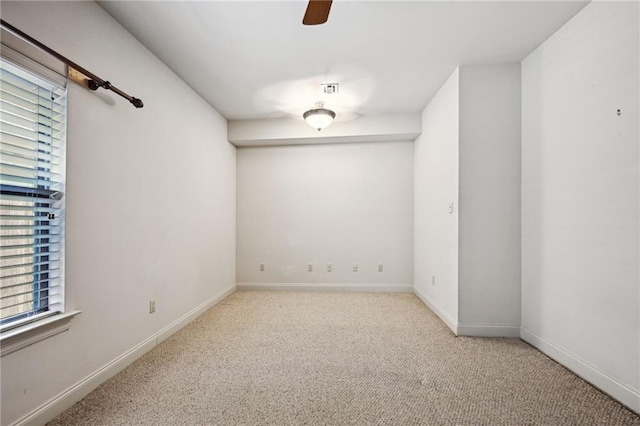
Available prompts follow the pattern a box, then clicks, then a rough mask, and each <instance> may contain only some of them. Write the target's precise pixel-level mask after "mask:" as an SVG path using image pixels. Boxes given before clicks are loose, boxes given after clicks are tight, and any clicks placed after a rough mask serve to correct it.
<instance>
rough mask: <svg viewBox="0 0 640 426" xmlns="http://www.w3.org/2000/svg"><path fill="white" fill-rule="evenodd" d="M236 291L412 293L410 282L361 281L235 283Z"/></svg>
mask: <svg viewBox="0 0 640 426" xmlns="http://www.w3.org/2000/svg"><path fill="white" fill-rule="evenodd" d="M236 288H237V290H238V291H251V290H275V291H278V290H287V291H291V290H293V291H357V292H377V293H413V285H412V284H387V283H384V284H363V283H286V284H285V283H251V282H246V283H237V285H236Z"/></svg>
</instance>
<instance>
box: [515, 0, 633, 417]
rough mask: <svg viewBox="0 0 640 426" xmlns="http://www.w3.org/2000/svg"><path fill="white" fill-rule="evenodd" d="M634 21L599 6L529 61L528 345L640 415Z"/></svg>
mask: <svg viewBox="0 0 640 426" xmlns="http://www.w3.org/2000/svg"><path fill="white" fill-rule="evenodd" d="M638 16H639V11H638V3H637V2H620V3H617V2H592V3H591V4H589V5H587V6H586V7H585V8H584V9H583V10H582V11H581V12H580V13H578V15H576V16H575V17H574V18H573V19H572V20H571V21H569V22H568V23H567V24H566V25H565V26H564V27H563V28H561V29H560V30H559V31H558V32H557V33H556V34H554V35H553V36H552V37H551V38H550V39H548V40H547V41H546V42H545V43H544V44H542V45H541V46H540V47H539V48H538V49H536V50H535V51H534V52H533V53H532V54H531V55H530V56H528V57H527V58H526V59H525V60H524V61H523V62H522V102H523V103H522V117H523V118H522V140H523V147H522V191H523V192H522V217H523V219H522V308H523V309H522V326H523V329H522V336H523V338H524V339H525V340H527V341H529V342H530V343H532V344H534V345H535V346H537V347H539V348H541V349H542V350H543V351H545V352H546V353H548V354H549V355H551V356H552V357H554V358H556V359H558V360H560V361H561V362H562V363H564V364H565V365H567V366H568V367H569V368H571V369H573V370H574V371H576V372H577V373H578V374H580V375H582V376H583V377H585V378H587V379H588V380H590V381H592V382H593V383H595V384H596V385H597V386H599V387H601V388H602V389H604V390H605V391H606V392H608V393H610V394H611V395H613V396H614V397H616V398H618V399H620V400H621V401H623V402H624V403H625V404H627V405H629V406H630V407H632V408H633V409H635V410H636V411H639V412H640V396H639V391H640V362H639V360H640V312H639V311H640V286H639V274H638V263H639V262H638V255H639V250H638V232H639V227H638V213H639V210H638V201H639V197H638V191H639V176H638V154H639V150H638V144H639V143H638V141H639V136H640V135H639V131H638V115H639V113H640V111H639V110H638V91H639V85H638V75H639V67H638V61H639V58H638V51H639V45H638V44H639V43H638V40H639V36H640V34H639V30H638ZM618 109H620V110H621V114H620V115H619V116H618V115H617V110H618Z"/></svg>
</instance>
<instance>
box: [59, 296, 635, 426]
mask: <svg viewBox="0 0 640 426" xmlns="http://www.w3.org/2000/svg"><path fill="white" fill-rule="evenodd" d="M50 424H52V425H195V424H197V425H204V424H216V425H234V424H243V425H261V424H270V425H322V424H331V425H345V424H349V425H360V424H384V425H417V424H430V425H449V424H467V425H480V424H485V425H498V424H512V425H524V424H545V425H565V424H568V425H640V417H638V416H636V415H635V414H633V413H632V412H631V411H629V410H627V409H626V408H624V407H623V406H622V405H620V404H619V403H617V402H616V401H614V400H612V399H611V398H609V397H608V396H606V395H604V394H603V393H601V392H600V391H598V390H597V389H595V388H594V387H592V386H590V385H589V384H587V383H586V382H584V381H583V380H581V379H580V378H578V377H577V376H575V375H573V374H572V373H570V372H569V371H567V370H566V369H565V368H563V367H562V366H560V365H559V364H557V363H555V362H554V361H552V360H550V359H549V358H547V357H546V356H545V355H543V354H542V353H540V352H538V351H537V350H535V349H533V348H532V347H531V346H529V345H527V344H526V343H524V342H522V341H520V340H518V339H482V338H467V337H454V336H453V335H452V334H451V332H450V331H449V330H448V329H447V328H446V326H445V325H444V324H442V323H441V322H440V320H439V319H438V318H437V317H436V316H435V315H434V314H433V313H432V312H431V311H429V310H428V309H427V308H426V307H425V306H424V305H423V304H422V302H420V300H418V299H417V298H416V297H415V296H413V295H408V294H371V293H369V294H365V293H315V292H314V293H311V292H236V293H234V294H233V295H231V296H229V297H228V298H227V299H225V300H224V301H223V302H221V303H220V304H218V305H217V306H215V307H214V308H212V309H210V310H209V311H208V312H206V313H205V314H204V315H203V316H201V317H200V318H198V319H197V320H196V321H194V322H193V323H191V324H190V325H188V326H187V327H185V328H184V329H183V330H181V331H180V332H178V333H176V334H175V335H174V336H172V337H171V338H170V339H168V340H167V341H166V342H165V343H163V344H161V345H159V346H158V347H157V348H155V349H154V350H152V351H151V352H149V353H148V354H146V355H145V356H143V357H142V358H141V359H139V360H138V361H137V362H135V363H134V364H133V365H131V366H130V367H129V368H127V369H126V370H125V371H123V372H122V373H120V374H119V375H117V376H116V377H114V378H113V379H111V380H109V381H108V382H106V383H104V384H103V385H102V386H100V387H99V388H98V389H96V390H95V391H94V392H92V393H91V394H89V395H88V396H87V397H86V398H85V399H83V400H82V401H80V402H79V403H77V404H76V405H74V406H73V407H72V408H70V409H69V410H67V411H66V412H65V413H63V414H62V415H61V416H59V417H58V418H57V419H55V420H54V421H53V422H51V423H50Z"/></svg>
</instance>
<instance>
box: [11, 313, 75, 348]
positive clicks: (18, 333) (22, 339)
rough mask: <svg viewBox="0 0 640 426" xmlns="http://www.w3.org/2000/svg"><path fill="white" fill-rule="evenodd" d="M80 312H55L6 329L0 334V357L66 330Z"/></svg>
mask: <svg viewBox="0 0 640 426" xmlns="http://www.w3.org/2000/svg"><path fill="white" fill-rule="evenodd" d="M81 312H82V311H73V312H66V313H64V314H56V315H53V316H50V317H47V318H44V319H42V320H40V321H36V322H33V323H29V324H25V325H23V326H21V327H18V328H14V329H11V330H7V331H6V332H4V333H2V334H0V357H3V356H5V355H7V354H10V353H11V352H15V351H17V350H18V349H22V348H24V347H27V346H29V345H33V344H34V343H36V342H39V341H41V340H44V339H47V338H49V337H51V336H55V335H56V334H58V333H62V332H63V331H66V330H68V329H69V327H71V320H73V318H74V317H75V316H76V315H78V314H80V313H81Z"/></svg>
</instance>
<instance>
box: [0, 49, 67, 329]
mask: <svg viewBox="0 0 640 426" xmlns="http://www.w3.org/2000/svg"><path fill="white" fill-rule="evenodd" d="M65 131H66V90H65V89H64V88H62V87H59V86H57V85H56V84H53V83H51V82H49V81H47V80H45V79H43V78H41V77H39V76H36V75H35V74H31V73H29V72H26V71H24V70H23V69H22V68H19V67H17V66H14V65H13V64H12V63H10V62H8V61H6V60H4V59H1V58H0V241H1V245H0V251H1V253H0V325H4V324H7V323H13V322H15V321H18V322H19V323H22V322H23V321H20V320H27V321H28V319H29V318H31V317H34V316H38V317H39V316H41V315H42V314H46V313H53V312H59V311H63V308H64V306H63V304H64V295H63V278H64V277H63V251H64V183H65Z"/></svg>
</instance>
